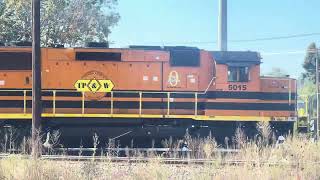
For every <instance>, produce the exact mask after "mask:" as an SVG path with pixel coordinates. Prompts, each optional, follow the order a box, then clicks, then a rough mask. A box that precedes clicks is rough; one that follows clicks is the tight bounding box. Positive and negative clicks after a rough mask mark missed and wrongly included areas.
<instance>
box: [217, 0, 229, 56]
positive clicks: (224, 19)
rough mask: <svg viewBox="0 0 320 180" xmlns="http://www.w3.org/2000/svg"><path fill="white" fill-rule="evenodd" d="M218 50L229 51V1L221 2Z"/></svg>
mask: <svg viewBox="0 0 320 180" xmlns="http://www.w3.org/2000/svg"><path fill="white" fill-rule="evenodd" d="M218 21H219V22H218V28H219V29H218V46H219V47H218V48H219V51H228V4H227V0H219V20H218Z"/></svg>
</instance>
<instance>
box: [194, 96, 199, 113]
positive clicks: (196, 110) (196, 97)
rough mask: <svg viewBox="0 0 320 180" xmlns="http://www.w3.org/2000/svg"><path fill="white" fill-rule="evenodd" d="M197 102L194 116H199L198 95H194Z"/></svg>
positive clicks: (195, 102)
mask: <svg viewBox="0 0 320 180" xmlns="http://www.w3.org/2000/svg"><path fill="white" fill-rule="evenodd" d="M194 97H195V101H194V115H195V116H198V93H197V92H196V93H195V94H194Z"/></svg>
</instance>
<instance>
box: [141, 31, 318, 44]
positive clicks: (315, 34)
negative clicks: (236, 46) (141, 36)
mask: <svg viewBox="0 0 320 180" xmlns="http://www.w3.org/2000/svg"><path fill="white" fill-rule="evenodd" d="M312 36H320V32H316V33H303V34H293V35H285V36H274V37H264V38H256V39H236V40H229V41H228V42H230V43H243V42H259V41H274V40H284V39H294V38H302V37H312ZM143 44H217V41H189V42H188V41H185V42H174V41H171V42H165V41H162V42H145V43H143Z"/></svg>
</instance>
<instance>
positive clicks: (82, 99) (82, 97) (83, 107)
mask: <svg viewBox="0 0 320 180" xmlns="http://www.w3.org/2000/svg"><path fill="white" fill-rule="evenodd" d="M82 114H84V92H82Z"/></svg>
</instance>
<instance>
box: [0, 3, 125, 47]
mask: <svg viewBox="0 0 320 180" xmlns="http://www.w3.org/2000/svg"><path fill="white" fill-rule="evenodd" d="M117 3H118V0H42V1H41V43H42V46H51V45H54V44H64V45H67V46H81V45H83V44H84V43H85V42H91V41H96V42H107V41H108V37H109V34H110V33H111V28H112V27H114V26H115V25H116V24H117V23H118V21H119V19H120V15H119V14H118V13H117V12H116V9H115V8H116V5H117ZM31 14H32V13H31V1H26V0H0V29H1V31H0V41H2V42H4V43H11V42H16V41H31V39H32V34H31V32H32V29H31V28H32V16H31Z"/></svg>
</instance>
